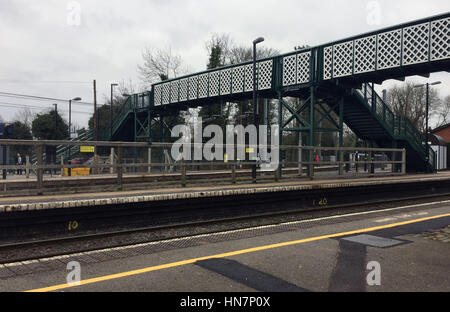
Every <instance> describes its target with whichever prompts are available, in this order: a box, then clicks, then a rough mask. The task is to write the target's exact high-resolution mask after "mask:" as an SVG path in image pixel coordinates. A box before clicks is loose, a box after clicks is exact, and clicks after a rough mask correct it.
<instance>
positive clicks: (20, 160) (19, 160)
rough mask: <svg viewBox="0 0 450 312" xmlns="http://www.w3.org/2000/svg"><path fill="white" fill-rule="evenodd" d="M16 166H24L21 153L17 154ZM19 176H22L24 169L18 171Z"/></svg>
mask: <svg viewBox="0 0 450 312" xmlns="http://www.w3.org/2000/svg"><path fill="white" fill-rule="evenodd" d="M16 165H17V166H21V165H22V156H20V153H17V161H16ZM17 174H18V175H22V168H19V169H17Z"/></svg>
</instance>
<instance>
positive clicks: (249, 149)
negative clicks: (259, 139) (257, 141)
mask: <svg viewBox="0 0 450 312" xmlns="http://www.w3.org/2000/svg"><path fill="white" fill-rule="evenodd" d="M245 151H246V152H247V154H250V153H254V152H255V149H254V148H253V147H249V148H247V149H245Z"/></svg>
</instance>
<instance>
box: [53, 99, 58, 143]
mask: <svg viewBox="0 0 450 312" xmlns="http://www.w3.org/2000/svg"><path fill="white" fill-rule="evenodd" d="M53 106H55V132H54V133H53V137H54V139H55V140H56V130H57V129H58V127H57V125H58V104H53Z"/></svg>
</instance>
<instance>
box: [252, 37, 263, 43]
mask: <svg viewBox="0 0 450 312" xmlns="http://www.w3.org/2000/svg"><path fill="white" fill-rule="evenodd" d="M263 41H264V38H263V37H259V38H257V39H255V40H253V44H254V45H257V44H258V43H261V42H263Z"/></svg>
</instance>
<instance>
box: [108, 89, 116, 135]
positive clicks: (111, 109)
mask: <svg viewBox="0 0 450 312" xmlns="http://www.w3.org/2000/svg"><path fill="white" fill-rule="evenodd" d="M117 86H118V84H117V83H112V84H111V106H110V108H109V139H110V140H111V138H112V135H113V133H112V131H113V125H112V121H113V92H114V87H117Z"/></svg>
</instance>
